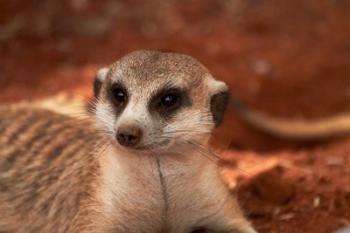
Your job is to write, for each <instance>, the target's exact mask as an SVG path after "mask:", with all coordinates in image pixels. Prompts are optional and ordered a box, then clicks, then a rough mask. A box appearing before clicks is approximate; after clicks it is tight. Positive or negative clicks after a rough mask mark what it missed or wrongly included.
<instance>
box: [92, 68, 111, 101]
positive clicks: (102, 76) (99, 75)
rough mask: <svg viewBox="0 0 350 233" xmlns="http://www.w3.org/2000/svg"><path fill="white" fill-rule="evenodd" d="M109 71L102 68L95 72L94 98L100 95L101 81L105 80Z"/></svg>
mask: <svg viewBox="0 0 350 233" xmlns="http://www.w3.org/2000/svg"><path fill="white" fill-rule="evenodd" d="M108 71H109V69H108V68H106V67H105V68H102V69H100V70H98V71H97V73H96V77H95V80H94V96H95V97H97V96H98V95H99V94H100V90H101V86H102V83H103V81H104V80H105V79H106V77H107V74H108Z"/></svg>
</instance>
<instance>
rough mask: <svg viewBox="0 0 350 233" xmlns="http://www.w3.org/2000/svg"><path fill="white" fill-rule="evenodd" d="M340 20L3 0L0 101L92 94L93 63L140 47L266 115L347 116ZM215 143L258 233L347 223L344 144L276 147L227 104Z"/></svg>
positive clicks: (152, 4)
mask: <svg viewBox="0 0 350 233" xmlns="http://www.w3.org/2000/svg"><path fill="white" fill-rule="evenodd" d="M348 22H350V2H349V1H347V0H332V1H330V0H304V1H302V0H293V1H278V0H270V1H261V0H218V1H210V0H201V1H199V0H191V1H185V0H180V1H175V0H168V1H163V0H151V1H141V0H139V1H135V0H134V1H131V0H130V1H112V0H109V1H108V0H104V1H97V0H94V1H83V0H65V1H52V0H51V1H49V0H47V1H42V3H40V4H39V2H38V1H35V0H28V1H19V0H17V1H16V0H13V1H3V2H1V3H0V93H1V94H0V102H13V101H18V100H21V99H36V98H41V97H45V96H48V95H52V94H55V93H57V92H59V91H62V90H64V91H66V92H77V91H79V92H80V93H83V94H84V95H86V96H90V95H91V91H90V86H91V85H90V84H91V80H92V79H93V75H94V72H95V70H96V69H97V67H100V66H102V65H104V64H109V63H110V62H112V61H113V60H115V59H116V58H118V57H120V56H122V55H123V54H125V53H127V52H129V51H132V50H135V49H141V48H147V49H161V50H165V51H177V52H183V53H187V54H190V55H192V56H194V57H196V58H198V59H199V60H200V61H201V62H203V63H204V64H205V65H206V66H207V67H209V69H210V70H211V71H212V72H213V74H214V75H215V76H216V77H217V78H219V79H223V80H225V81H226V82H227V83H228V84H229V85H230V87H231V89H232V91H233V93H234V94H235V95H236V96H238V97H239V98H240V99H242V100H244V101H245V102H247V103H248V104H250V105H251V106H253V107H255V108H256V109H259V110H260V111H263V112H266V113H269V114H271V115H276V116H283V117H287V118H290V119H293V118H308V119H314V118H320V117H324V116H329V115H333V114H336V113H340V112H349V111H350V77H349V76H350V40H349V38H350V27H349V25H348ZM217 138H219V140H220V139H221V144H222V145H228V144H230V147H229V149H230V150H229V151H227V152H225V153H223V155H222V156H223V162H222V165H221V166H222V168H223V169H222V170H223V177H224V178H225V180H226V181H227V182H228V185H229V186H230V187H236V188H237V189H236V190H238V197H239V199H240V203H241V204H242V206H243V208H244V210H245V211H246V213H247V215H248V217H249V218H250V219H251V220H252V221H253V223H254V225H255V226H256V228H257V229H258V231H259V232H262V233H264V232H266V233H267V232H269V233H273V232H284V233H300V232H305V233H330V232H332V231H334V230H336V229H338V228H340V227H341V226H344V225H349V224H350V138H342V139H334V140H332V141H331V142H330V141H327V142H318V143H312V144H310V143H308V144H306V143H295V142H290V141H283V140H279V139H276V138H272V137H270V136H267V135H265V134H262V133H259V132H257V131H256V130H254V129H252V128H250V127H248V126H247V125H245V124H244V123H243V122H241V121H240V120H239V119H238V118H237V117H236V115H235V113H234V111H233V110H232V108H231V107H229V113H228V115H227V118H226V123H225V125H224V126H223V127H222V128H221V129H219V131H218V133H217ZM227 138H229V139H230V140H228V139H227ZM229 141H230V142H229ZM221 147H222V148H224V149H226V148H227V147H228V146H221Z"/></svg>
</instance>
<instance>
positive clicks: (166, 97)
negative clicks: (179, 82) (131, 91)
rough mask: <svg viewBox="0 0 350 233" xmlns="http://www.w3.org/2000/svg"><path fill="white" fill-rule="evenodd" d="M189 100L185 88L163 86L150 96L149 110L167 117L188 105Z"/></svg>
mask: <svg viewBox="0 0 350 233" xmlns="http://www.w3.org/2000/svg"><path fill="white" fill-rule="evenodd" d="M190 104H191V103H190V101H189V98H188V95H187V92H186V91H185V90H182V89H180V88H165V89H163V90H161V91H160V92H158V93H157V94H155V95H154V96H153V97H152V98H151V102H150V111H151V113H154V112H156V113H158V114H159V115H160V116H162V117H164V118H167V117H170V116H172V115H173V114H174V113H175V112H176V111H177V110H179V109H180V108H182V107H184V106H188V105H190Z"/></svg>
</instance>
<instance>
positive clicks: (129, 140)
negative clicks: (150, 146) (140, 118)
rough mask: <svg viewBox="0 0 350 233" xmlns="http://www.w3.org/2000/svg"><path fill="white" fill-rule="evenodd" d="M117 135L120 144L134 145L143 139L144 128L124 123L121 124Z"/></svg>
mask: <svg viewBox="0 0 350 233" xmlns="http://www.w3.org/2000/svg"><path fill="white" fill-rule="evenodd" d="M116 137H117V141H118V142H119V144H120V145H122V146H126V147H134V146H137V145H138V143H139V142H140V141H141V139H142V130H141V129H140V128H139V127H138V126H137V125H122V126H119V128H118V131H117V135H116Z"/></svg>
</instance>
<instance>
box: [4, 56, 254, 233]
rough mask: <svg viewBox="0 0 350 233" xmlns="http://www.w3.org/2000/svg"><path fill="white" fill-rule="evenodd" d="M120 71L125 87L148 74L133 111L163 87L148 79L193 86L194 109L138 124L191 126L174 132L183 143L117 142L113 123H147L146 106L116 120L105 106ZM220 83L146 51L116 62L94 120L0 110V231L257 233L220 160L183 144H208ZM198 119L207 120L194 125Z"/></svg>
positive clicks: (183, 61)
mask: <svg viewBox="0 0 350 233" xmlns="http://www.w3.org/2000/svg"><path fill="white" fill-rule="evenodd" d="M162 57H163V58H162ZM157 61H159V62H158V63H157ZM171 61H173V63H172V62H171ZM118 66H119V68H118ZM121 67H122V68H121ZM123 67H124V68H123ZM147 67H148V68H147ZM159 67H162V69H161V71H159V72H156V70H158V69H159ZM143 71H144V72H145V73H142V72H143ZM146 71H149V72H146ZM153 71H154V72H153ZM120 72H121V73H122V74H123V80H124V82H126V81H127V80H128V81H129V82H132V81H134V82H137V81H136V80H135V79H136V77H135V76H134V75H135V73H133V72H136V73H137V74H138V77H146V79H147V77H148V78H149V80H148V81H145V82H143V83H142V82H141V88H138V92H133V94H134V95H135V96H136V97H137V101H135V100H132V101H131V102H130V103H129V105H132V104H135V102H138V101H139V102H141V101H144V99H147V97H148V96H147V90H148V93H150V92H149V91H150V90H154V91H155V90H156V87H157V85H158V84H161V81H156V82H154V81H152V80H154V77H153V76H154V75H155V76H156V75H159V74H160V73H162V74H164V73H166V74H167V75H166V76H167V77H168V78H169V75H170V76H172V79H173V80H174V81H180V83H177V85H183V87H185V88H187V89H188V90H189V92H190V93H191V94H190V98H191V101H192V102H193V104H191V105H190V106H186V107H184V109H182V110H181V111H179V112H178V113H177V114H176V116H173V117H172V119H171V120H169V119H166V120H165V119H158V118H154V119H153V120H152V119H149V118H150V116H149V117H148V118H142V119H143V120H145V122H147V123H148V126H147V127H148V128H146V129H147V131H152V130H154V129H155V128H156V129H157V130H156V131H157V132H158V131H161V130H162V129H163V128H161V127H165V126H169V125H172V126H174V125H175V126H181V127H182V129H189V131H185V133H184V132H182V131H181V130H180V131H178V132H177V133H176V134H173V135H172V136H171V137H172V140H175V141H176V142H177V143H175V144H169V145H167V146H166V147H164V148H163V147H162V148H161V147H160V145H157V140H155V138H154V136H153V141H152V142H153V143H154V145H155V146H156V147H152V149H150V150H145V151H143V150H127V149H125V148H121V147H120V145H118V144H117V143H116V141H115V138H114V135H115V134H114V133H115V132H113V131H114V130H115V128H116V127H117V125H115V124H114V122H117V123H118V122H119V121H125V120H130V117H137V116H142V117H143V115H144V114H146V113H145V112H142V111H144V108H143V107H142V106H145V105H146V103H147V102H145V103H143V102H142V104H140V105H139V106H141V107H140V108H141V110H140V109H138V108H135V110H134V112H133V114H132V115H127V117H125V115H124V114H126V113H127V114H128V111H129V110H127V109H126V110H123V111H121V112H119V113H118V114H117V115H116V113H115V111H113V108H111V107H108V105H110V104H111V103H110V102H109V101H108V99H107V96H106V95H103V93H106V91H107V88H108V83H110V82H111V81H113V79H114V78H115V77H116V74H118V73H119V74H120ZM152 72H153V73H152ZM152 77H153V78H152ZM191 80H192V81H191ZM147 82H149V83H147ZM157 83H158V84H157ZM193 83H196V84H195V85H193ZM138 85H140V84H136V86H133V85H132V84H128V87H129V88H131V87H133V88H135V89H136V88H137V87H138ZM222 87H225V86H224V85H223V84H222V83H219V82H217V81H215V80H214V79H213V78H212V77H211V76H210V74H209V73H208V71H207V70H206V69H205V68H204V67H203V66H202V65H200V64H199V63H197V62H196V61H195V60H194V59H192V58H190V57H188V56H184V55H177V54H173V55H171V54H160V53H158V52H147V51H141V52H136V53H133V54H131V55H129V56H127V57H126V58H123V59H122V60H121V61H120V62H119V63H117V65H114V66H112V72H110V73H109V76H108V79H106V80H103V85H102V88H103V89H102V92H101V93H99V96H97V102H96V118H93V117H92V118H90V119H86V120H78V119H75V118H71V117H68V116H64V115H60V114H57V113H53V112H51V111H48V110H40V109H35V108H26V107H1V108H0V213H1V217H0V232H6V233H37V232H39V233H40V232H50V233H63V232H69V233H78V232H83V233H84V232H85V233H92V232H98V233H190V232H192V231H194V230H196V229H198V228H205V229H206V231H205V232H208V233H221V232H227V233H254V232H255V231H254V230H253V228H252V227H251V226H250V224H249V222H248V221H247V220H246V219H245V218H244V217H243V215H242V213H241V211H240V209H239V207H238V205H237V203H236V201H235V199H234V197H233V196H232V195H231V194H230V192H229V191H228V189H227V187H226V186H225V185H224V183H223V182H222V180H221V179H220V177H219V174H218V171H217V167H216V164H215V163H213V162H212V161H211V160H209V159H208V158H207V157H206V156H203V153H202V152H201V150H202V149H200V148H199V150H198V148H196V149H195V148H193V146H191V145H190V144H186V143H184V142H188V141H190V142H192V141H191V140H192V139H197V140H200V142H201V143H203V145H204V146H206V142H207V140H208V132H210V131H211V129H212V128H213V127H214V125H215V123H214V121H213V118H212V117H210V115H208V113H209V112H210V111H209V109H210V102H211V101H210V97H211V95H215V94H216V93H218V92H221V91H222ZM152 88H153V89H152ZM145 89H146V90H145ZM204 91H205V92H206V93H207V94H204V93H203V92H204ZM135 93H137V94H135ZM142 95H143V97H142ZM141 97H142V98H141ZM129 105H128V106H129ZM125 112H126V113H125ZM200 114H204V115H200ZM150 115H151V114H150ZM197 115H199V116H202V117H204V119H205V121H204V122H202V121H199V122H197V120H196V118H195V116H197ZM185 116H186V117H185ZM182 118H185V119H182ZM198 119H201V118H200V117H199V118H198ZM147 120H148V121H147ZM165 121H167V123H165ZM189 121H190V122H189ZM191 121H192V122H191ZM158 122H162V123H161V124H160V123H158ZM96 123H98V124H97V125H98V126H97V127H96V126H95V125H96ZM138 123H139V124H141V123H140V121H138ZM157 124H160V125H157ZM176 124H177V125H176ZM190 127H192V128H190ZM193 127H194V128H193ZM106 129H107V130H106ZM146 129H145V130H146ZM199 129H201V130H204V131H203V132H200V131H198V130H199ZM192 131H193V132H192ZM181 132H182V133H181ZM153 135H155V134H153ZM111 136H112V137H111ZM181 140H185V141H184V142H183V143H179V142H180V141H181ZM158 143H159V142H158ZM157 146H158V147H159V148H158V147H157Z"/></svg>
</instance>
